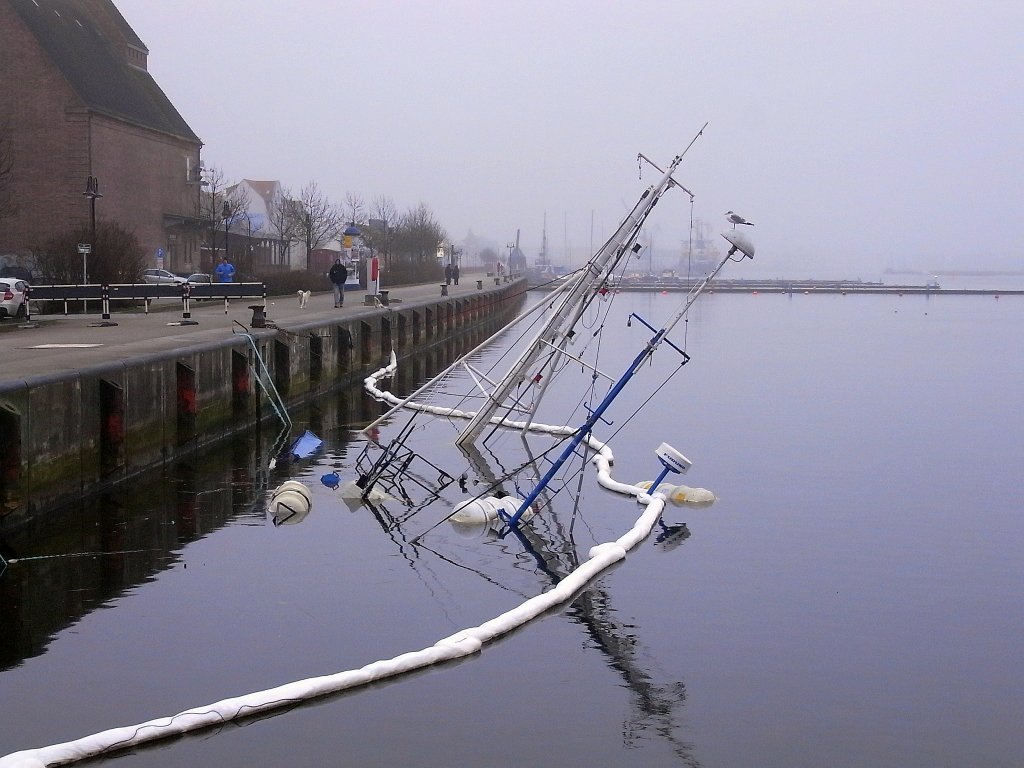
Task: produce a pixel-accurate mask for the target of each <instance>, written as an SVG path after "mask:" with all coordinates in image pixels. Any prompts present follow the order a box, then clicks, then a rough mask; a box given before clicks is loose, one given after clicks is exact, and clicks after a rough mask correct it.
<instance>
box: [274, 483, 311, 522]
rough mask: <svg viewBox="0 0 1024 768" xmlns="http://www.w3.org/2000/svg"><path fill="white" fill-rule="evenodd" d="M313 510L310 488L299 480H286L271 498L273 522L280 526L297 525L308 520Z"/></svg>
mask: <svg viewBox="0 0 1024 768" xmlns="http://www.w3.org/2000/svg"><path fill="white" fill-rule="evenodd" d="M312 508H313V498H312V496H310V493H309V488H307V487H306V486H305V485H303V484H302V483H300V482H299V481H298V480H286V481H285V482H283V483H281V485H279V486H278V487H277V489H276V490H275V491H274V492H273V493H272V494H271V496H270V506H269V509H268V511H269V512H270V519H271V522H273V524H274V525H275V526H278V525H295V524H296V523H301V522H302V521H303V520H305V519H306V515H308V514H309V510H310V509H312Z"/></svg>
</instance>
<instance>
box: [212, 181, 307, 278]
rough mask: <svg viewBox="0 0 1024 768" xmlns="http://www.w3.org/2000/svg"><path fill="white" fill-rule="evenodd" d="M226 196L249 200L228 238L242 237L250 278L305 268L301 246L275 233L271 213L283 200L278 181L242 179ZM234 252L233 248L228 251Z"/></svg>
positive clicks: (232, 226) (282, 191)
mask: <svg viewBox="0 0 1024 768" xmlns="http://www.w3.org/2000/svg"><path fill="white" fill-rule="evenodd" d="M227 193H228V195H229V196H235V195H238V196H239V197H245V196H247V197H248V200H249V205H248V207H247V210H246V212H245V215H244V216H242V217H239V218H238V219H236V220H235V221H232V222H231V236H232V237H236V236H238V235H244V236H245V237H246V238H247V239H246V240H245V241H244V242H245V243H246V249H247V252H246V253H245V255H244V259H245V263H244V264H243V266H246V267H248V271H250V272H252V273H253V274H266V273H269V272H286V271H288V270H290V269H302V268H303V267H304V266H305V263H306V262H305V249H304V248H303V245H302V243H298V242H295V241H292V242H285V241H282V240H281V239H280V238H279V237H278V236H277V234H275V232H274V227H273V225H272V224H271V212H272V211H273V210H275V209H276V208H277V206H278V205H279V202H280V200H281V199H282V198H283V197H284V190H283V188H282V187H281V182H280V181H253V180H252V179H242V180H241V181H240V182H238V184H236V185H235V186H233V187H230V188H229V189H228V190H227ZM231 250H232V252H233V253H234V252H236V249H235V248H232V249H231Z"/></svg>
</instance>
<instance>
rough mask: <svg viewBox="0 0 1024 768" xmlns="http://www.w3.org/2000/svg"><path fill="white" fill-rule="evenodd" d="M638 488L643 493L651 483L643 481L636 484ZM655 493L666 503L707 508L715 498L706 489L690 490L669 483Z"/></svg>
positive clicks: (686, 487) (684, 486)
mask: <svg viewBox="0 0 1024 768" xmlns="http://www.w3.org/2000/svg"><path fill="white" fill-rule="evenodd" d="M636 485H637V487H638V488H643V489H644V490H645V491H646V490H650V487H651V485H652V481H650V480H644V481H643V482H642V483H637V484H636ZM655 493H661V494H664V496H665V498H666V499H667V500H668V501H671V502H672V503H673V504H675V505H677V506H678V505H682V504H686V505H688V506H691V507H692V506H703V507H708V506H711V505H712V504H714V503H715V500H716V498H717V497H716V496H715V494H713V493H712V492H711V491H709V490H708V489H707V488H691V487H690V486H688V485H672V484H671V483H662V484H661V485H659V486H658V487H657V488H656V489H655Z"/></svg>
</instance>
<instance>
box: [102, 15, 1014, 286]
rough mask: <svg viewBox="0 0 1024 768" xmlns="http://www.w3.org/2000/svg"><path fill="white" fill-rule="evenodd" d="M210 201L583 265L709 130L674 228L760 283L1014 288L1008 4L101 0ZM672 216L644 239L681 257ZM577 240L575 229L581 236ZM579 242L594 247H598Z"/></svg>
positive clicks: (686, 177)
mask: <svg viewBox="0 0 1024 768" xmlns="http://www.w3.org/2000/svg"><path fill="white" fill-rule="evenodd" d="M115 2H116V4H117V6H118V8H119V9H120V10H121V12H122V14H123V15H124V16H125V18H126V19H127V21H128V22H129V24H131V25H132V27H133V28H134V29H135V31H136V32H137V33H138V34H139V36H140V37H141V38H142V40H143V42H144V43H145V44H146V45H147V47H148V48H149V50H150V58H149V69H150V72H151V73H152V74H153V76H154V77H155V78H156V80H157V82H158V83H159V84H160V85H161V87H162V88H163V89H164V91H165V92H166V93H167V95H168V96H169V97H170V98H171V100H172V101H173V102H174V104H175V105H176V106H177V108H178V109H179V111H180V112H181V113H182V115H183V116H184V118H185V119H186V120H187V121H188V123H189V124H190V125H191V127H192V129H193V130H194V131H195V132H196V133H197V134H198V135H199V136H200V138H201V139H202V140H203V142H204V144H205V146H204V148H203V159H204V162H205V163H206V165H207V166H211V165H212V166H216V167H219V168H221V169H223V171H224V172H225V175H226V177H227V178H228V179H229V180H238V179H241V178H250V179H258V180H264V179H279V180H280V181H281V182H282V183H283V184H284V185H285V186H286V187H291V188H292V189H293V190H295V191H298V189H299V188H300V187H301V186H302V185H303V184H305V183H306V182H307V181H309V180H316V181H317V182H318V184H319V185H320V187H321V188H322V189H323V190H324V191H325V192H326V193H327V194H328V195H329V196H330V197H331V199H332V200H333V201H335V202H341V201H342V200H343V199H344V197H345V194H346V193H347V192H353V193H356V194H359V195H361V196H362V197H363V198H365V199H366V200H367V202H369V201H370V200H371V199H372V198H373V197H375V196H377V195H388V196H390V197H391V198H393V199H394V201H395V203H396V204H397V206H398V207H399V209H401V210H405V209H407V208H409V207H412V206H415V205H417V204H418V203H420V202H423V203H426V204H427V205H428V206H429V207H430V208H431V209H432V210H433V211H434V213H435V215H436V216H437V218H438V220H439V221H440V222H441V224H442V225H443V226H444V227H445V228H446V229H447V231H448V232H449V234H450V235H451V236H452V237H453V238H454V239H456V240H461V239H462V238H464V237H465V236H466V234H467V233H468V232H469V231H470V230H472V231H473V232H474V233H476V234H477V235H478V236H480V237H483V238H487V239H490V240H492V241H493V242H495V243H496V244H499V245H500V246H504V244H505V243H506V242H507V241H509V240H512V239H514V238H515V234H516V230H517V229H519V230H522V239H523V244H524V250H525V251H526V253H527V255H528V256H531V257H532V256H533V255H534V254H535V252H536V248H537V247H538V246H539V244H540V240H541V228H542V224H543V221H544V216H545V213H546V214H547V235H548V241H549V250H550V252H551V253H552V255H553V257H554V259H555V260H556V261H559V260H560V257H561V255H562V253H563V252H564V250H565V249H566V246H569V247H571V248H572V250H573V255H574V256H575V257H576V259H577V260H579V259H581V258H582V257H583V255H584V251H588V250H589V248H590V244H591V242H592V241H593V242H594V243H598V244H599V243H600V242H601V240H603V238H604V237H606V236H607V235H608V234H609V233H610V231H611V230H612V229H613V228H614V226H615V225H616V224H617V223H618V221H619V220H620V219H621V217H622V216H623V215H624V213H625V212H626V211H627V210H628V208H629V207H630V206H632V204H633V203H634V202H635V200H636V198H637V196H638V195H639V194H640V192H641V191H642V189H643V188H644V187H646V186H647V185H649V184H651V183H652V182H654V181H655V180H656V178H657V176H656V174H655V173H654V172H653V171H652V170H651V169H649V168H647V169H645V170H644V173H643V178H642V179H640V178H639V177H638V169H637V159H636V156H637V153H638V152H642V153H644V154H645V155H647V156H648V157H650V158H651V159H652V160H654V161H655V162H657V163H659V165H661V164H665V163H668V162H669V161H670V160H671V158H672V157H673V156H674V155H675V154H678V153H679V152H681V151H682V150H683V149H684V148H685V147H686V145H687V144H688V143H689V142H690V140H691V139H692V138H693V136H694V135H695V134H696V132H697V131H698V130H699V129H700V128H701V126H702V125H703V124H704V123H705V122H708V123H710V124H709V125H708V127H707V129H706V130H705V132H704V135H703V137H702V138H701V139H699V140H698V141H697V142H696V143H695V144H694V146H693V148H692V149H691V150H690V151H689V153H688V154H687V156H686V159H685V160H684V163H683V166H682V168H681V170H680V171H679V172H678V173H677V177H678V178H679V180H680V181H681V182H682V183H683V184H684V185H686V186H687V187H688V188H689V189H690V190H692V191H693V192H694V193H695V196H696V197H695V200H694V204H693V215H694V216H696V217H699V218H704V219H706V220H708V221H710V222H711V223H712V224H713V225H714V227H715V231H716V232H717V231H721V230H723V229H725V226H726V225H725V219H724V216H723V214H724V212H725V211H727V210H730V209H732V210H735V211H737V212H739V213H741V214H742V215H744V216H746V217H747V218H748V219H749V220H751V221H753V222H755V224H756V226H755V227H754V228H753V229H752V230H751V231H750V232H749V234H750V235H751V236H752V237H753V239H754V242H755V243H756V246H757V249H758V253H757V260H758V266H760V267H762V268H767V269H769V271H771V267H772V266H774V265H777V266H778V268H779V272H780V273H781V272H784V271H786V270H787V269H791V270H801V269H811V270H813V272H815V273H816V274H818V275H822V276H843V277H847V276H864V277H865V278H866V277H868V276H870V275H873V274H875V273H878V272H880V271H881V270H882V269H884V268H886V267H892V266H910V267H917V268H925V269H940V268H950V267H957V266H959V267H963V268H966V269H1000V268H1002V269H1005V268H1017V269H1024V255H1022V254H1024V249H1022V248H1021V247H1020V245H1019V242H1018V241H1017V240H1016V239H1013V238H1007V237H1006V235H1007V234H1009V233H1011V232H1013V230H1015V229H1016V224H1017V221H1018V219H1019V218H1020V215H1021V214H1020V212H1021V210H1022V208H1024V195H1022V192H1021V188H1022V178H1024V150H1022V147H1021V144H1022V142H1024V117H1022V114H1024V97H1022V83H1024V55H1022V53H1021V40H1024V4H1021V3H1019V2H1010V0H1007V1H1006V2H988V1H983V2H972V3H963V2H953V1H952V0H912V1H910V0H908V1H903V2H901V1H900V0H896V2H892V0H887V1H885V2H874V1H871V0H867V1H862V2H843V3H828V2H814V1H813V0H808V2H792V1H786V2H772V3H763V2H701V3H692V2H683V1H682V0H675V2H645V3H641V4H632V3H630V4H627V3H611V2H578V1H574V2H550V0H546V1H544V0H542V1H538V2H532V1H531V2H512V3H507V2H491V1H489V0H488V1H486V2H483V1H481V2H470V1H469V0H458V1H457V2H455V1H452V0H442V2H438V3H424V2H420V3H410V2H401V3H399V2H387V1H386V0H383V1H382V0H376V1H367V0H359V1H358V2H341V3H330V4H328V3H324V2H311V1H309V0H292V1H291V2H288V3H282V2H270V1H269V0H253V1H252V2H249V3H246V4H244V5H240V4H236V3H222V2H211V1H210V0H179V2H175V3H156V2H153V0H115ZM690 215H691V210H690V200H689V197H688V196H687V195H685V194H683V193H681V192H680V191H679V190H674V191H672V192H670V193H669V194H668V195H667V196H666V198H665V199H664V200H663V201H662V203H661V204H660V205H659V206H658V209H657V212H656V214H655V215H654V216H653V217H652V220H651V226H650V227H649V231H648V235H649V237H650V238H651V239H653V240H654V243H655V246H656V247H657V248H658V249H659V250H662V249H672V248H677V247H678V248H681V247H682V243H683V241H684V240H685V238H686V236H687V229H688V225H689V220H690ZM592 222H593V226H592ZM592 233H593V234H592Z"/></svg>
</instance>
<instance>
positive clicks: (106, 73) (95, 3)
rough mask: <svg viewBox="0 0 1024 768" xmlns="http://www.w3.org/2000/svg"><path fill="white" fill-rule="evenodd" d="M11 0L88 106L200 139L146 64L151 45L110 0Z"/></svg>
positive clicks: (175, 133) (168, 132)
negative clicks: (141, 37)
mask: <svg viewBox="0 0 1024 768" xmlns="http://www.w3.org/2000/svg"><path fill="white" fill-rule="evenodd" d="M9 1H10V3H11V5H12V6H13V7H14V9H15V10H16V11H17V13H18V15H19V16H20V17H21V18H22V20H23V21H24V22H25V26H26V27H28V29H29V30H30V31H31V32H32V34H33V35H34V36H35V37H36V39H37V40H38V41H39V44H40V46H41V47H42V49H43V50H44V51H45V52H46V54H47V56H49V58H50V59H51V61H53V63H54V64H55V65H56V66H57V68H58V69H59V70H60V72H61V74H63V76H64V78H65V79H66V80H67V82H68V84H69V85H70V86H71V88H72V89H73V90H74V91H75V93H76V94H78V96H79V98H80V99H81V100H82V102H83V103H84V105H85V106H86V107H87V108H88V109H89V110H91V111H94V112H97V113H100V114H104V115H107V116H110V117H113V118H117V119H120V120H124V121H125V122H128V123H133V124H135V125H139V126H142V127H144V128H150V129H152V130H155V131H160V132H161V133H167V134H170V135H172V136H177V137H179V138H183V139H186V140H188V141H194V142H197V143H202V142H201V141H200V139H199V137H198V136H196V135H195V133H194V132H193V131H192V129H191V128H190V127H189V126H188V123H186V122H185V120H184V118H183V117H182V116H181V115H180V114H179V113H178V110H176V109H175V108H174V105H173V104H171V101H170V99H168V98H167V96H166V94H165V93H164V92H163V91H162V90H161V89H160V86H159V85H157V83H156V81H155V80H154V79H153V77H152V75H150V74H149V72H148V71H147V70H146V54H148V49H147V48H146V46H145V45H144V44H143V42H142V41H141V40H140V39H139V37H138V35H136V34H135V32H134V30H132V28H131V27H130V26H129V24H128V22H126V21H125V20H124V17H123V16H121V14H120V12H119V11H118V10H117V8H116V7H115V6H114V4H113V3H112V2H111V0H9ZM130 49H134V53H135V62H136V63H134V64H133V63H130V62H129V51H130Z"/></svg>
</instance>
